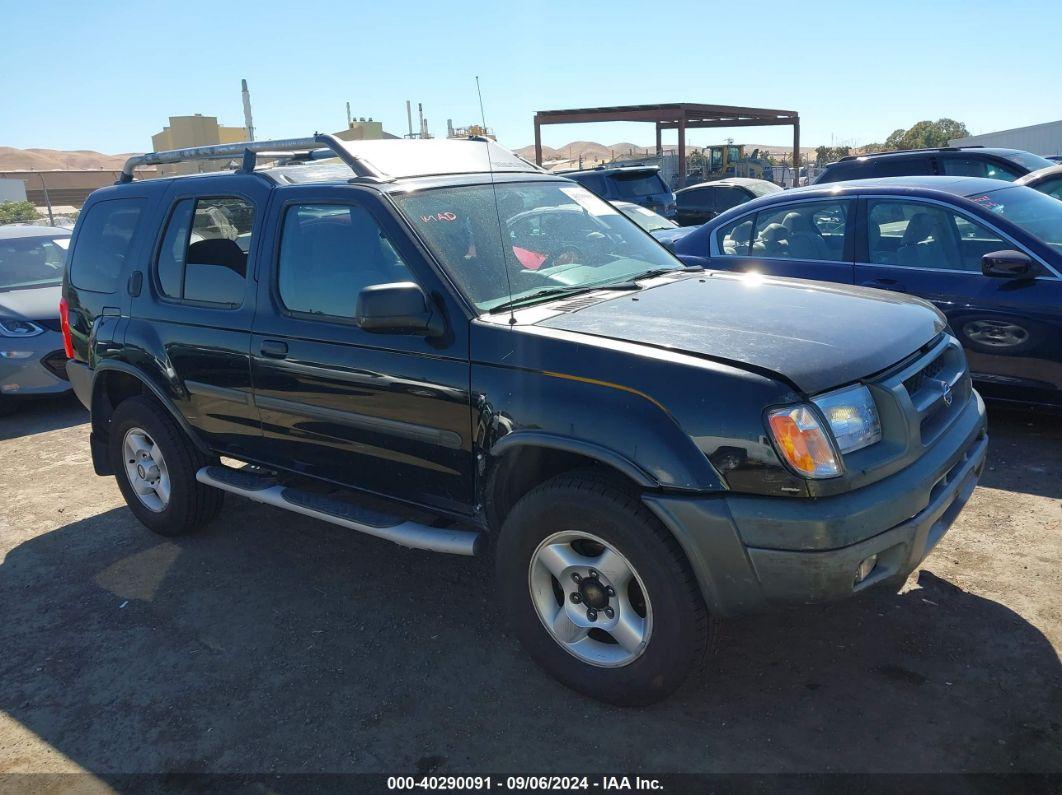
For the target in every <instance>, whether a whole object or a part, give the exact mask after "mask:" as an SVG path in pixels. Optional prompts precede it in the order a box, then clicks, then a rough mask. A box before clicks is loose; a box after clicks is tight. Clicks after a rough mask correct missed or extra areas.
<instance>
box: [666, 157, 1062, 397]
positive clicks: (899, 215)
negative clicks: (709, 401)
mask: <svg viewBox="0 0 1062 795" xmlns="http://www.w3.org/2000/svg"><path fill="white" fill-rule="evenodd" d="M671 246H672V247H673V250H674V251H676V252H677V253H678V254H679V255H680V256H681V258H682V259H683V260H684V261H686V262H687V263H696V264H703V265H705V266H708V267H713V268H726V269H729V270H741V271H748V270H753V271H756V272H758V273H763V274H776V275H782V276H797V277H801V278H805V279H817V280H821V281H831V282H840V283H842V284H856V285H861V286H864V287H875V288H881V289H885V290H891V291H892V292H893V293H906V294H909V295H917V296H921V297H922V298H925V299H927V300H929V301H932V302H933V303H934V304H935V305H936V306H937V307H938V308H939V309H940V310H941V311H942V312H944V314H945V315H946V316H947V318H948V322H949V324H950V326H951V328H952V329H953V330H954V333H955V334H956V335H957V337H958V339H959V340H960V341H961V342H962V344H963V346H964V347H965V348H966V351H967V356H968V357H969V360H970V366H971V369H972V370H973V377H974V380H975V381H976V382H977V383H978V386H979V388H980V389H981V390H982V391H983V392H984V394H985V395H986V396H990V397H994V398H997V399H1001V400H1012V401H1020V402H1023V403H1032V404H1039V405H1044V406H1052V407H1062V279H1060V278H1059V274H1062V203H1060V202H1058V201H1056V200H1055V199H1052V198H1050V197H1048V196H1046V195H1044V194H1043V193H1038V192H1037V191H1035V190H1033V189H1032V188H1027V187H1022V186H1018V185H1009V184H1001V183H1000V182H998V181H996V180H991V179H976V178H972V177H918V178H902V179H901V178H893V179H882V180H861V181H858V182H847V183H836V184H831V185H829V186H828V187H812V188H805V189H801V190H797V191H789V192H787V193H785V194H779V195H777V196H770V197H768V198H766V199H760V200H757V201H755V202H751V203H749V204H748V205H744V206H742V207H739V208H737V209H736V210H733V211H731V212H729V213H727V214H726V215H725V216H721V217H720V218H718V219H717V220H716V221H713V222H712V223H710V224H708V225H706V226H705V227H702V228H700V229H695V230H693V231H691V232H690V233H689V234H688V235H685V236H683V237H681V238H679V239H678V240H676V241H674V242H673V243H672V244H671Z"/></svg>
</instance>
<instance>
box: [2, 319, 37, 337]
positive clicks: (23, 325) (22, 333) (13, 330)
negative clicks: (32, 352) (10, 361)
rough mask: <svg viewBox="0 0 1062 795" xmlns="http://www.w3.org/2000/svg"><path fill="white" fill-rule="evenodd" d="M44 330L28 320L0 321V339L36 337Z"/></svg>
mask: <svg viewBox="0 0 1062 795" xmlns="http://www.w3.org/2000/svg"><path fill="white" fill-rule="evenodd" d="M43 333H44V329H43V328H41V327H40V326H38V325H37V324H36V323H31V322H30V321H28V320H14V319H11V318H7V319H0V337H36V336H37V335H38V334H43Z"/></svg>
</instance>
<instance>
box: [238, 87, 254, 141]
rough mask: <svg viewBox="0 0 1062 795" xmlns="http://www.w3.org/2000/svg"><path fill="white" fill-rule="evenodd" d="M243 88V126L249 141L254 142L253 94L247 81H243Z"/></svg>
mask: <svg viewBox="0 0 1062 795" xmlns="http://www.w3.org/2000/svg"><path fill="white" fill-rule="evenodd" d="M240 85H241V86H242V88H243V91H242V93H243V126H244V127H246V128H247V140H248V141H253V140H254V121H253V120H252V119H251V92H250V91H248V90H247V80H246V79H244V80H241V81H240Z"/></svg>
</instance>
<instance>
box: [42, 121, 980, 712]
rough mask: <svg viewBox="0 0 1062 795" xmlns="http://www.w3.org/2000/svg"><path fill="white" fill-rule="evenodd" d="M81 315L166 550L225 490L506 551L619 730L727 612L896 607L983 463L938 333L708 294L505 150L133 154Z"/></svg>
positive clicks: (794, 293) (402, 146)
mask: <svg viewBox="0 0 1062 795" xmlns="http://www.w3.org/2000/svg"><path fill="white" fill-rule="evenodd" d="M321 146H324V147H326V148H325V149H324V150H321V149H318V147H321ZM259 149H260V150H262V151H264V152H269V153H270V156H271V157H274V158H275V157H276V156H277V154H278V153H279V152H288V153H289V154H288V157H289V161H290V162H288V163H286V164H283V165H275V166H272V167H269V168H264V169H258V170H256V168H255V165H256V164H255V151H256V150H259ZM241 156H242V158H243V166H242V168H240V169H239V170H238V171H236V172H235V173H217V174H204V175H193V176H187V177H177V178H169V179H157V180H149V181H143V182H135V181H132V180H131V175H132V170H133V168H134V167H135V166H136V165H137V164H139V163H142V162H143V163H169V162H176V161H177V160H180V159H188V158H192V157H196V158H202V157H218V158H227V159H237V160H238V159H239V158H240V157H241ZM325 156H330V157H333V158H334V157H336V156H338V157H339V158H340V159H341V160H342V161H343V163H340V164H327V163H320V162H318V160H320V159H323V158H324V157H325ZM557 228H560V229H563V230H565V231H564V236H567V237H564V236H562V237H563V241H562V244H560V245H557V244H556V242H555V238H554V230H555V229H557ZM572 236H575V237H578V241H577V244H576V243H574V242H572V241H570V240H569V239H568V237H572ZM63 296H64V297H63V306H62V324H63V329H64V333H65V335H66V342H67V343H68V344H69V345H70V346H71V349H72V350H73V352H74V357H73V358H72V359H71V360H70V361H69V362H68V365H67V369H68V372H69V375H70V378H71V381H72V383H73V385H74V387H75V389H76V391H77V394H78V396H79V397H80V399H81V400H82V401H83V402H84V403H85V405H86V406H88V407H90V408H91V411H92V421H91V436H90V441H91V451H92V460H93V464H94V466H95V470H96V472H97V473H98V474H100V475H111V474H113V475H114V476H115V477H116V478H117V481H118V484H119V486H120V488H121V490H122V493H123V495H124V496H125V499H126V501H127V502H128V504H129V507H130V508H131V510H132V511H133V513H134V514H135V515H136V516H137V518H138V519H139V520H140V521H141V522H143V523H144V524H145V525H147V526H148V527H149V528H151V529H152V530H154V531H156V532H158V533H162V534H164V535H176V534H179V533H185V532H188V531H191V530H194V529H196V528H198V527H200V526H202V525H203V524H205V523H206V522H209V521H210V520H211V519H213V518H214V517H215V516H217V514H218V512H219V510H220V509H221V503H222V496H223V494H224V493H225V492H232V493H234V494H237V495H241V496H243V497H247V498H249V499H252V500H257V501H259V502H263V503H267V504H270V505H273V506H276V507H278V508H281V509H284V510H287V511H293V512H296V513H300V514H304V515H307V516H312V517H316V518H318V519H322V520H324V521H327V522H332V523H334V524H337V525H341V526H344V527H347V528H350V529H352V530H356V531H360V532H362V533H367V534H370V535H374V536H377V537H379V538H383V539H387V540H390V541H393V542H397V543H398V544H401V545H403V546H407V547H415V548H420V549H428V550H435V551H439V552H448V553H454V554H460V555H472V554H475V553H477V552H479V551H481V550H483V549H486V548H492V551H493V554H494V556H495V558H496V571H497V587H498V599H499V607H498V612H499V614H500V615H504V616H505V619H506V620H508V621H511V622H512V623H513V625H514V627H515V630H516V632H517V634H518V636H519V637H520V639H521V640H522V642H523V643H524V645H525V647H526V648H527V649H528V651H529V652H530V653H531V655H532V656H533V657H534V658H535V659H536V660H537V661H538V662H539V663H540V664H541V665H542V666H543V667H544V668H546V669H547V670H548V671H550V672H551V673H552V674H553V675H555V676H556V677H558V678H559V679H561V680H562V681H563V682H565V683H566V684H568V685H570V686H571V687H573V688H576V689H578V690H580V691H582V692H584V693H588V694H590V695H592V696H594V697H597V698H601V699H605V700H608V701H612V702H616V703H625V704H631V703H646V702H649V701H652V700H655V699H657V698H660V697H662V696H663V695H665V694H667V693H669V692H670V691H672V690H673V689H674V688H675V687H677V686H678V685H679V683H680V682H681V681H682V680H683V679H684V677H685V676H686V674H687V672H689V671H690V670H691V669H692V668H693V667H694V665H695V664H696V662H697V660H698V657H699V656H700V655H701V654H702V653H703V652H704V650H705V648H706V644H707V642H708V617H709V616H724V617H725V616H736V615H740V614H745V613H749V612H752V611H756V610H762V609H766V608H770V607H775V606H779V605H786V604H801V603H806V602H816V601H824V600H831V599H837V598H841V597H845V596H849V595H851V594H853V593H855V592H859V591H862V590H864V589H865V588H868V587H871V586H874V585H875V584H888V585H893V586H895V585H897V584H899V583H902V581H903V580H904V578H905V577H906V576H907V575H908V573H909V572H911V571H912V570H913V569H914V568H915V567H916V566H917V565H918V564H919V562H920V561H921V560H922V559H923V558H924V557H925V556H926V555H927V554H928V553H929V551H930V549H932V548H933V546H934V545H935V544H936V543H937V541H939V540H940V538H941V536H942V535H943V533H944V532H945V531H946V530H947V528H948V527H949V525H950V524H951V523H952V521H953V520H954V519H955V517H956V515H957V514H958V513H959V511H960V510H961V508H962V506H963V505H964V504H965V502H966V500H967V499H968V498H969V496H970V492H971V491H972V490H973V488H974V484H975V483H976V481H977V478H978V476H979V474H980V472H981V469H982V467H983V465H984V460H985V449H986V445H987V438H986V435H985V418H984V407H983V404H982V402H981V400H980V398H979V397H978V396H977V394H976V393H975V392H974V391H973V390H972V389H971V386H970V377H969V373H968V371H967V367H966V361H965V359H964V357H963V352H962V349H961V347H960V346H959V344H958V343H957V342H956V340H955V338H954V337H952V336H951V335H950V334H949V332H948V330H947V329H946V327H945V323H944V320H943V318H942V316H941V314H940V313H939V312H938V311H937V310H936V309H934V308H932V307H931V306H929V305H928V304H926V303H923V302H922V301H920V300H918V299H914V298H907V297H905V296H902V295H891V294H890V295H886V294H883V293H879V292H877V291H873V290H862V289H858V288H848V287H839V286H834V285H826V284H812V283H808V282H804V281H796V280H793V281H789V280H784V279H770V278H768V279H764V278H753V277H751V276H748V275H743V274H731V273H725V272H711V271H703V270H701V269H697V268H692V269H691V268H686V267H684V266H683V265H682V264H681V263H680V262H679V261H678V260H676V259H674V258H673V257H672V255H671V254H669V253H668V252H667V251H666V250H665V249H664V248H663V247H661V246H660V245H658V244H657V243H656V242H655V241H654V240H653V239H652V238H651V237H650V236H649V235H648V234H646V233H645V232H643V231H642V230H641V229H640V228H639V227H638V226H637V225H635V224H633V223H632V222H631V221H629V220H628V219H627V218H626V217H625V216H624V215H623V214H621V213H620V212H619V211H617V210H616V209H615V208H613V207H612V206H611V205H609V204H608V203H606V202H604V201H603V200H601V199H599V198H598V197H596V196H594V195H593V194H591V193H590V192H589V191H587V190H586V189H584V188H582V187H581V186H579V185H577V184H576V183H574V182H572V181H570V180H567V179H563V178H559V177H557V176H555V175H551V174H547V173H544V172H542V171H540V170H539V169H537V168H536V167H534V166H531V165H529V164H527V163H526V162H524V161H522V160H520V159H519V158H517V157H516V156H515V155H513V154H511V153H510V152H508V151H506V150H504V149H502V148H501V147H499V146H497V144H494V143H493V142H489V141H482V140H468V141H403V140H398V141H368V142H353V143H347V142H342V141H338V140H336V139H335V138H333V137H331V136H317V137H315V138H310V139H294V140H288V141H280V142H258V143H255V144H253V145H252V144H249V145H246V147H244V148H243V149H241V147H239V146H234V145H226V146H219V147H212V148H207V149H198V150H190V151H189V150H185V151H181V152H175V153H159V154H153V155H146V156H141V157H138V158H133V159H132V160H131V161H130V163H129V164H128V165H127V166H126V171H125V176H123V180H122V182H121V183H120V184H117V185H115V186H113V187H108V188H105V189H102V190H99V191H97V192H95V193H94V194H93V195H92V196H91V197H90V198H89V201H88V202H87V204H86V205H85V208H84V210H83V211H82V213H81V215H80V217H79V219H78V224H77V228H76V230H75V232H74V238H73V244H72V247H71V257H70V261H69V268H68V272H67V276H66V279H65V282H64V285H63ZM395 587H396V588H399V587H401V585H400V583H396V585H395Z"/></svg>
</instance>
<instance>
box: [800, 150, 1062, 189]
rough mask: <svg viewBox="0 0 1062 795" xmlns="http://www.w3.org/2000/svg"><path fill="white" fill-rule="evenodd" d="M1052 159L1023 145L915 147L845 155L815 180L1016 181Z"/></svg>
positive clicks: (815, 181)
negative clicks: (934, 178)
mask: <svg viewBox="0 0 1062 795" xmlns="http://www.w3.org/2000/svg"><path fill="white" fill-rule="evenodd" d="M1053 165H1054V163H1052V162H1051V161H1050V160H1048V159H1047V158H1044V157H1040V156H1039V155H1034V154H1033V153H1032V152H1023V151H1022V150H1020V149H986V148H984V147H980V146H964V147H943V148H940V149H911V150H908V151H906V152H877V153H875V154H870V155H851V156H849V157H842V158H841V159H840V160H838V161H837V162H836V163H830V164H829V165H828V166H826V168H825V170H823V171H822V172H821V173H820V174H819V175H818V176H817V177H816V178H815V180H814V184H816V185H821V184H823V183H826V182H840V181H841V180H848V179H875V178H877V177H919V176H929V175H933V174H943V175H946V176H956V177H988V178H990V179H1003V180H1007V181H1013V180H1015V179H1017V178H1018V177H1022V176H1025V175H1026V174H1028V173H1029V172H1030V171H1036V170H1037V169H1041V168H1047V167H1048V166H1053Z"/></svg>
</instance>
